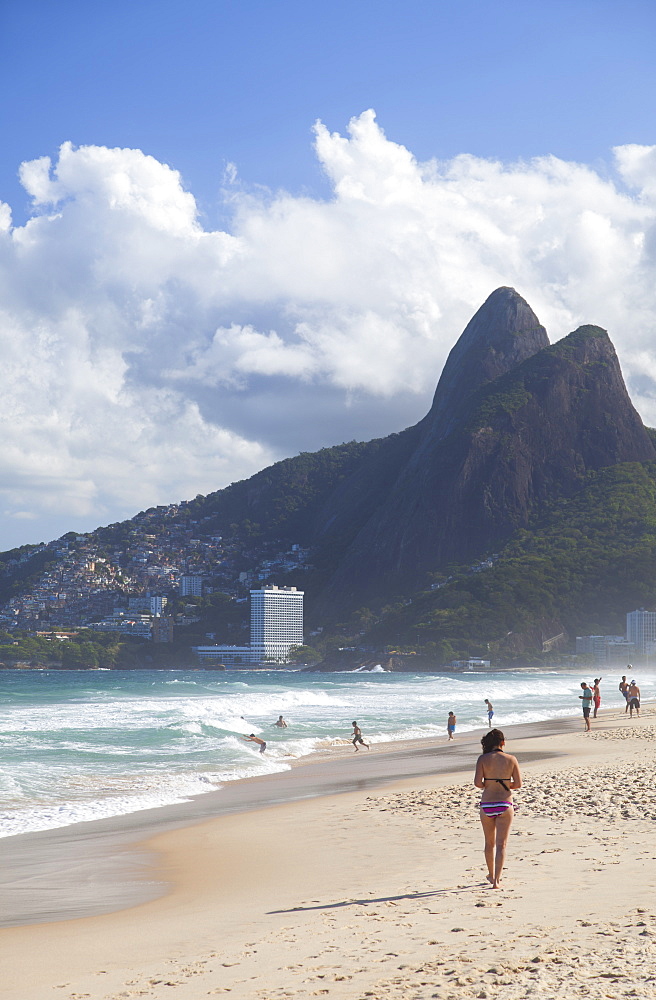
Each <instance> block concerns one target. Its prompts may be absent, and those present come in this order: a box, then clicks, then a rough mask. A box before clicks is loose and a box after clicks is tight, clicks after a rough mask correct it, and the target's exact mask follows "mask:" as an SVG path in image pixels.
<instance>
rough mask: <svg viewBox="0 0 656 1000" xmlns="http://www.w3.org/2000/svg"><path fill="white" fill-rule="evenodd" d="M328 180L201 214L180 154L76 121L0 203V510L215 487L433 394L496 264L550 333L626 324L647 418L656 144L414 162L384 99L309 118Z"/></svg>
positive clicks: (122, 508)
mask: <svg viewBox="0 0 656 1000" xmlns="http://www.w3.org/2000/svg"><path fill="white" fill-rule="evenodd" d="M315 150H316V155H317V157H318V160H319V162H320V164H321V166H322V168H323V170H324V171H325V174H326V176H327V178H328V180H329V182H330V185H331V189H332V194H331V197H330V198H328V199H326V200H319V199H313V198H309V197H295V196H292V195H290V194H287V193H285V192H280V193H276V194H275V195H274V194H271V193H270V192H267V191H265V190H264V189H258V190H257V191H255V192H253V191H248V190H244V189H243V188H242V187H241V186H240V185H239V183H238V181H237V173H236V169H235V168H234V167H232V166H231V167H230V169H229V170H228V171H226V174H225V177H224V184H225V186H226V187H225V192H224V199H225V208H226V210H229V211H230V212H231V213H232V215H231V224H230V231H229V232H222V231H207V229H205V228H204V227H203V225H202V224H201V221H200V219H199V216H198V212H197V207H196V203H195V200H194V197H193V194H192V193H190V192H189V191H187V190H185V188H184V185H183V183H182V180H181V177H180V175H179V174H178V172H177V171H176V170H174V169H172V168H171V167H170V166H168V165H166V164H163V163H160V162H158V161H157V160H156V159H154V158H153V157H151V156H147V155H145V154H144V153H143V152H141V151H140V150H134V149H108V148H105V147H98V146H87V147H81V148H75V147H73V146H72V145H71V144H70V143H64V145H63V146H62V147H61V149H60V151H59V156H58V158H57V160H56V162H54V163H53V162H51V160H50V159H49V158H48V157H41V158H39V159H37V160H33V161H31V162H28V163H24V164H23V165H22V166H21V169H20V176H21V181H22V183H23V185H24V187H25V190H26V191H27V193H28V194H29V196H30V198H31V199H32V203H33V213H32V216H31V218H30V219H29V221H28V222H27V223H26V224H25V225H24V226H12V223H11V213H10V210H9V206H6V205H2V204H0V345H1V348H2V357H3V366H2V392H1V393H0V423H1V425H2V433H3V447H2V449H1V450H0V468H1V469H2V472H3V476H2V482H3V484H4V488H3V490H2V491H0V493H1V495H0V509H3V510H4V514H5V519H6V523H9V524H11V523H12V522H13V523H14V524H15V525H16V528H15V531H13V533H12V530H11V528H9V529H8V530H7V532H6V535H5V538H4V539H3V538H1V537H0V546H5V545H7V544H10V542H12V541H13V540H28V539H31V540H36V539H37V538H39V537H52V536H53V535H56V534H58V533H61V531H63V530H66V529H67V528H68V527H75V528H80V529H82V528H85V527H91V526H93V525H94V524H96V523H101V522H105V521H109V520H116V519H117V518H118V517H124V516H128V515H129V514H130V513H133V512H134V511H135V510H137V509H139V508H140V507H143V506H149V505H150V504H153V503H161V502H166V501H168V500H176V499H180V498H182V497H187V496H193V495H194V494H195V493H197V492H203V493H205V492H209V491H210V490H212V489H217V488H219V487H221V486H223V485H226V484H227V483H228V482H230V481H232V480H234V479H237V478H241V477H243V476H247V475H250V474H252V473H253V472H255V471H256V470H257V469H258V468H261V467H262V466H263V465H265V464H267V463H268V462H270V461H273V460H275V459H276V458H279V457H283V456H284V455H287V454H293V453H295V452H296V451H298V450H300V449H302V448H317V447H321V446H322V445H325V444H330V443H335V442H337V441H340V440H343V439H345V438H347V439H349V438H354V437H355V438H367V437H370V436H372V435H373V434H376V433H388V432H389V431H391V430H395V429H400V428H401V427H402V426H404V425H405V424H407V423H409V422H411V421H414V420H416V419H419V417H421V416H422V415H423V412H424V411H425V408H426V406H427V404H428V402H429V399H430V396H431V394H432V391H433V389H434V386H435V383H436V381H437V378H438V376H439V373H440V371H441V368H442V365H443V363H444V360H445V358H446V355H447V354H448V351H449V350H450V348H451V346H452V345H453V343H454V342H455V340H456V339H457V337H458V335H459V334H460V332H461V331H462V329H463V327H464V325H465V324H466V322H467V321H468V319H469V318H470V316H471V314H472V313H473V312H474V310H475V309H476V308H478V306H479V305H480V304H481V302H482V301H483V300H484V299H485V298H486V297H487V296H488V295H489V294H490V292H491V291H493V289H494V288H496V287H498V286H499V285H513V286H514V287H515V288H517V290H518V291H519V292H520V293H521V294H522V295H523V296H524V297H525V298H526V299H527V300H528V301H529V302H530V304H531V305H532V306H533V308H534V309H535V311H536V312H537V313H538V315H539V316H540V319H541V320H542V322H543V323H544V324H545V325H546V326H547V328H548V330H549V333H550V335H551V338H552V340H553V339H557V338H558V337H560V336H563V335H564V334H566V333H568V332H569V331H570V330H571V329H574V327H575V326H577V325H579V324H580V323H583V322H592V323H598V324H600V325H602V326H605V327H606V328H607V329H608V330H609V332H610V334H611V337H612V338H613V340H614V342H615V344H616V346H617V348H618V352H619V354H620V360H621V362H622V364H623V368H624V371H625V375H626V376H627V379H628V382H629V386H630V388H631V391H632V395H633V398H634V401H635V402H636V404H637V406H638V408H639V409H640V411H641V413H642V415H643V418H644V419H645V420H646V421H647V422H648V423H651V424H656V349H655V348H654V345H653V337H652V327H653V317H654V312H655V306H656V302H655V301H654V300H655V297H656V282H655V281H654V277H655V268H654V263H655V257H656V226H655V220H656V146H654V147H651V146H649V147H648V146H638V145H626V146H621V147H618V148H617V149H615V150H614V154H613V156H614V159H613V170H612V171H611V172H610V174H611V175H610V176H605V175H604V176H602V175H601V174H599V173H598V172H596V171H595V170H594V169H592V168H591V167H589V166H586V165H584V164H577V163H568V162H564V161H562V160H559V159H557V158H555V157H543V158H539V159H534V160H530V161H527V162H515V163H501V162H494V161H489V160H482V159H480V158H477V157H474V156H470V155H466V154H463V155H460V156H457V157H455V158H453V159H451V160H446V161H440V160H433V161H430V162H424V163H421V162H418V161H417V160H416V158H415V157H414V156H413V155H412V153H411V151H409V150H407V149H405V148H404V147H403V146H401V145H399V144H397V143H394V142H392V141H391V140H390V139H388V138H387V137H386V136H385V134H384V132H383V131H382V129H381V128H380V127H379V125H378V123H377V122H376V119H375V115H374V113H373V112H372V111H367V112H365V113H364V114H362V115H360V116H359V117H358V118H355V119H353V120H352V122H351V123H350V125H349V127H348V132H347V134H346V135H341V134H338V133H331V132H329V131H328V129H327V128H326V127H325V126H324V125H323V124H322V123H321V122H318V123H317V124H316V126H315Z"/></svg>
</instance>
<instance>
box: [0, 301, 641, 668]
mask: <svg viewBox="0 0 656 1000" xmlns="http://www.w3.org/2000/svg"><path fill="white" fill-rule="evenodd" d="M654 437H655V435H654V432H650V431H649V430H647V429H646V428H645V427H644V426H643V424H642V421H641V420H640V417H639V415H638V414H637V412H636V410H635V409H634V407H633V405H632V403H631V400H630V399H629V396H628V393H627V391H626V387H625V385H624V381H623V379H622V374H621V371H620V367H619V363H618V359H617V356H616V354H615V350H614V348H613V345H612V343H611V341H610V339H609V337H608V335H607V333H606V332H605V331H604V330H602V329H601V328H599V327H596V326H582V327H580V328H579V329H578V330H576V331H575V332H574V333H571V334H570V335H569V336H568V337H565V338H564V339H563V340H560V341H558V342H557V343H555V344H553V345H549V341H548V338H547V334H546V332H545V330H544V328H543V327H542V326H541V324H540V322H539V320H538V319H537V317H536V316H535V314H534V313H533V311H532V310H531V308H530V306H529V305H528V304H527V303H526V302H525V301H524V299H523V298H522V297H521V296H520V295H519V294H518V293H517V292H516V291H515V290H514V289H512V288H499V289H497V290H496V291H495V292H493V293H492V295H490V297H489V298H488V299H487V301H486V302H485V303H484V304H483V305H482V306H481V308H480V309H479V310H478V312H477V313H476V315H475V316H474V317H473V318H472V320H471V321H470V322H469V324H468V325H467V327H466V329H465V330H464V332H463V334H462V335H461V337H460V338H459V339H458V341H457V343H456V344H455V346H454V347H453V349H452V351H451V353H450V354H449V357H448V359H447V362H446V364H445V366H444V370H443V372H442V375H441V377H440V379H439V383H438V385H437V389H436V392H435V397H434V399H433V403H432V406H431V408H430V410H429V412H428V413H427V414H426V416H425V417H424V418H423V419H422V420H420V421H419V423H417V424H416V425H414V426H413V427H409V428H406V429H405V430H403V431H401V432H399V433H397V434H392V435H390V436H388V437H386V438H380V439H376V440H374V441H369V442H364V443H363V442H350V443H345V444H341V445H337V446H335V447H333V448H324V449H322V450H320V451H318V452H314V453H302V454H301V455H298V456H296V457H295V458H290V459H286V460H284V461H282V462H278V463H276V464H275V465H273V466H271V467H270V468H268V469H264V470H262V471H261V472H259V473H258V474H257V475H255V476H252V477H251V478H250V479H248V480H245V481H242V482H239V483H234V484H232V485H231V486H229V487H227V488H226V489H223V490H219V491H217V492H216V493H212V494H210V495H208V496H206V497H201V496H199V497H197V498H196V499H195V500H192V501H188V502H185V503H184V504H181V505H180V506H171V507H169V508H166V509H164V508H151V509H150V510H149V511H146V512H142V513H141V514H139V515H137V516H135V518H133V519H131V520H130V521H128V522H124V523H123V524H117V525H110V526H108V527H107V528H102V529H98V530H97V531H96V532H93V533H91V534H90V535H89V536H86V537H85V539H84V541H83V542H78V541H75V540H69V541H67V542H66V544H65V545H64V546H63V547H61V552H60V548H58V546H57V544H56V543H50V545H49V546H47V547H45V548H44V547H40V548H39V550H38V551H36V550H35V551H34V552H33V553H32V552H23V551H16V552H14V553H10V554H5V555H4V556H0V589H1V590H2V592H3V593H5V594H7V595H9V594H11V595H13V597H14V598H15V597H16V595H17V594H20V593H26V592H27V591H28V589H29V587H33V586H34V581H35V580H37V578H38V577H39V574H40V572H41V570H40V566H41V563H43V564H44V566H47V573H48V574H49V578H50V581H51V583H52V581H53V580H54V581H58V583H57V592H58V594H59V595H60V599H61V589H62V586H63V584H62V583H61V582H60V581H61V580H64V579H65V578H69V577H70V578H71V579H74V580H77V581H78V583H79V580H80V579H82V577H83V576H84V574H85V573H89V572H91V571H90V570H88V566H89V565H90V564H91V563H93V561H94V558H95V556H94V546H95V548H96V549H97V550H98V554H99V555H100V556H101V557H102V558H101V559H100V560H99V561H98V565H100V566H101V567H104V568H103V569H102V572H103V574H104V579H105V580H106V581H109V582H106V583H105V584H103V586H106V587H110V586H114V583H113V581H115V580H117V579H119V578H125V579H133V580H134V579H137V577H136V576H135V574H137V573H138V572H141V573H144V572H145V570H144V562H149V561H150V562H151V563H153V564H156V563H157V560H158V558H159V555H158V553H159V552H160V549H159V548H158V546H160V548H161V552H162V554H163V556H164V563H165V565H166V566H167V567H169V568H170V567H171V566H173V565H179V566H180V567H182V568H181V569H180V571H181V572H192V571H196V570H192V569H190V567H193V566H204V567H205V568H204V569H202V570H200V571H202V572H204V573H206V574H207V573H209V575H210V576H212V577H213V578H214V582H215V586H216V588H217V589H219V590H228V591H234V590H235V589H236V588H238V584H237V577H238V576H239V574H240V572H241V573H244V572H245V573H246V574H247V575H248V574H251V575H250V577H248V579H252V580H257V579H262V578H263V576H262V574H263V573H264V574H266V567H267V565H270V563H271V559H272V557H275V554H276V553H280V552H284V551H286V550H288V549H290V548H291V547H292V546H296V548H298V547H299V546H300V547H301V548H302V549H303V551H304V552H306V553H307V557H304V560H301V561H300V562H298V563H297V565H296V568H294V566H292V565H290V564H289V560H288V561H287V570H285V571H284V572H287V574H288V575H287V576H286V577H285V576H284V575H283V571H280V572H278V571H276V573H275V577H271V579H273V580H274V581H275V582H279V583H291V584H294V585H300V586H303V587H304V589H305V590H306V592H307V598H306V606H307V610H308V618H309V622H310V627H311V628H312V627H315V626H321V627H323V630H324V631H323V637H322V638H320V639H318V640H317V642H319V644H321V643H323V645H324V647H326V648H328V647H329V646H330V644H331V642H332V643H333V644H334V645H346V644H347V642H348V643H349V644H355V645H369V646H370V647H371V648H377V647H380V646H381V644H382V645H389V644H391V643H397V644H398V643H401V642H403V643H404V644H405V645H406V647H408V648H409V647H417V648H420V649H423V650H424V651H425V652H426V653H427V655H430V656H433V659H434V660H435V659H437V662H443V660H444V658H445V657H446V658H450V655H452V654H453V652H461V653H467V652H475V651H477V650H479V651H480V650H483V651H484V650H485V649H487V648H488V644H490V645H491V648H492V649H494V650H496V651H497V654H498V655H499V656H501V657H503V656H507V657H508V656H510V657H512V656H514V655H523V654H525V653H526V651H527V650H529V651H530V650H533V649H535V648H538V647H540V648H541V643H542V641H543V639H544V638H545V636H546V637H549V636H550V635H554V634H556V633H558V632H559V631H563V630H564V631H568V632H571V631H572V630H585V629H590V628H592V627H595V628H597V629H599V628H603V627H604V621H609V619H611V618H612V619H613V621H614V622H615V623H617V621H618V620H619V619H621V615H622V614H623V613H624V612H625V611H626V610H627V609H628V605H627V606H626V607H625V606H624V605H625V603H626V602H633V606H636V602H639V603H642V604H647V603H649V602H652V603H653V602H656V583H654V582H653V581H655V580H656V574H655V573H654V572H653V570H654V560H653V558H652V553H654V554H656V447H655V445H654ZM65 537H66V536H65ZM219 537H220V538H221V539H222V541H220V542H216V543H215V541H213V540H215V539H217V538H219ZM76 545H79V546H81V548H80V556H79V558H78V556H77V555H75V546H76ZM217 546H218V547H217ZM62 553H63V555H62ZM212 553H215V555H212ZM58 560H59V561H60V562H61V560H67V566H68V568H67V570H66V573H63V572H60V571H59V570H58V566H59V562H58ZM76 560H77V562H76ZM203 560H204V562H203ZM212 560H214V561H212ZM274 561H275V560H274ZM78 562H79V564H80V567H79V568H78V569H75V567H76V566H77V565H78ZM282 564H285V560H283V561H282V563H281V565H282ZM110 566H114V567H115V569H113V570H111V571H110V569H109V567H110ZM208 566H209V567H210V568H209V570H208V569H207V567H208ZM71 567H72V568H71ZM84 567H87V568H86V569H85V568H84ZM138 567H141V569H139V568H138ZM94 572H95V574H96V576H95V578H94V579H95V581H96V583H97V582H98V572H99V570H98V568H96V570H95V571H94ZM66 574H68V576H67V575H66ZM76 574H77V575H76ZM153 578H155V579H157V573H155V574H154V576H148V577H147V579H149V580H152V579H153ZM264 578H266V576H264ZM516 581H520V583H519V584H518V585H516ZM52 586H54V584H52ZM144 586H145V584H144ZM590 594H594V595H595V596H594V600H593V601H592V603H591V601H590ZM31 603H32V606H33V605H34V604H35V603H38V602H34V601H33V602H31ZM27 604H28V605H29V604H30V602H29V601H27ZM602 609H603V614H604V615H605V618H604V619H603V620H602V619H601V618H600V615H601V612H602ZM613 609H615V610H613ZM613 615H615V617H614V618H613ZM618 615H619V619H618V617H617V616H618ZM55 617H56V616H55ZM55 617H53V616H52V613H51V618H50V620H51V621H53V622H54V621H55ZM337 623H340V624H337ZM209 627H213V626H212V624H211V622H205V619H203V625H202V628H203V629H204V630H205V631H206V630H207V628H209ZM617 627H618V626H617V624H615V625H614V628H615V630H617ZM199 628H200V626H199ZM509 635H510V636H512V637H513V638H512V639H511V640H508V639H505V638H504V637H506V636H509ZM495 644H496V645H495Z"/></svg>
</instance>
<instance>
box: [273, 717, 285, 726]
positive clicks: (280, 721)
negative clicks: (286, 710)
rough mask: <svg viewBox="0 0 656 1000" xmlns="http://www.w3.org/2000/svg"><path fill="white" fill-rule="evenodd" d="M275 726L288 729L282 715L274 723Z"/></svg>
mask: <svg viewBox="0 0 656 1000" xmlns="http://www.w3.org/2000/svg"><path fill="white" fill-rule="evenodd" d="M274 726H277V727H278V729H286V728H287V723H286V722H285V720H284V719H283V717H282V715H279V716H278V721H277V722H274Z"/></svg>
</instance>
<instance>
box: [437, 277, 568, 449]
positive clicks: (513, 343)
mask: <svg viewBox="0 0 656 1000" xmlns="http://www.w3.org/2000/svg"><path fill="white" fill-rule="evenodd" d="M548 346H549V338H548V337H547V333H546V330H545V329H544V327H543V326H541V324H540V322H539V320H538V318H537V316H536V315H535V313H534V312H533V310H532V309H531V307H530V306H529V304H528V303H527V302H526V301H525V300H524V299H523V298H522V297H521V295H519V294H518V293H517V292H516V291H515V289H514V288H506V287H504V288H497V290H496V291H495V292H492V294H491V295H490V297H489V298H488V299H487V300H486V301H485V302H484V303H483V305H482V306H481V308H480V309H479V310H478V312H477V313H476V314H475V315H474V316H473V317H472V319H471V320H470V321H469V323H468V324H467V326H466V327H465V330H464V332H463V334H462V336H461V337H460V338H459V340H458V342H457V343H456V345H455V346H454V348H453V350H452V351H451V353H450V354H449V357H448V358H447V361H446V364H445V366H444V370H443V371H442V375H441V376H440V380H439V382H438V384H437V389H436V390H435V397H434V399H433V405H432V406H431V409H430V411H429V413H428V415H427V416H426V418H425V420H424V423H425V425H426V431H427V433H428V435H429V436H430V438H431V439H432V440H433V441H434V440H436V439H437V438H442V437H446V435H447V434H448V433H449V432H450V431H451V430H453V428H454V427H455V426H456V424H457V422H458V417H459V415H460V413H461V411H462V409H463V405H464V404H466V402H467V400H468V399H469V398H470V397H471V396H472V395H473V394H474V393H475V392H476V390H477V389H479V388H480V387H481V386H483V385H486V384H487V383H488V382H492V381H494V379H496V378H498V377H499V376H500V375H503V374H505V372H507V371H510V370H511V369H512V368H515V367H516V366H517V365H518V364H521V362H522V361H525V360H526V359H527V358H530V357H532V356H533V355H534V354H537V353H538V351H541V350H543V348H545V347H548Z"/></svg>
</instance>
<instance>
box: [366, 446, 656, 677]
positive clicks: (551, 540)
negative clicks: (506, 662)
mask: <svg viewBox="0 0 656 1000" xmlns="http://www.w3.org/2000/svg"><path fill="white" fill-rule="evenodd" d="M452 575H453V578H452V579H451V580H450V581H449V582H448V583H445V584H444V585H443V586H440V587H439V589H436V590H427V591H423V592H420V593H418V594H415V595H411V599H410V600H409V598H408V596H407V595H404V601H403V606H402V607H397V608H396V609H395V610H390V611H388V612H387V613H386V614H384V615H383V616H382V617H381V618H380V620H379V621H378V622H377V623H376V624H375V625H374V626H373V627H372V628H371V629H370V630H369V631H368V634H367V637H366V641H369V642H371V643H372V644H376V645H381V644H390V643H392V644H395V645H396V646H398V647H402V648H405V649H416V650H417V651H418V652H422V653H425V654H427V655H431V654H434V655H439V651H438V645H439V644H440V643H443V642H445V641H446V642H448V643H449V646H450V647H451V648H452V649H453V650H454V652H455V653H456V654H458V655H465V654H466V655H488V654H489V653H491V654H492V656H493V658H494V655H495V654H496V656H497V657H499V656H501V658H505V659H511V660H512V659H513V657H514V656H521V658H522V659H524V660H525V659H526V657H527V649H526V648H525V645H524V644H522V643H520V644H519V645H517V642H516V639H515V638H514V637H515V636H517V635H526V634H531V633H532V632H536V630H537V632H538V633H539V632H541V633H542V637H543V638H544V639H547V638H550V637H551V635H553V630H556V629H559V628H562V629H563V630H565V631H567V632H568V633H569V634H570V635H576V634H579V635H581V634H604V633H605V634H608V633H611V634H612V633H617V634H623V633H624V629H625V625H626V621H625V617H624V616H625V614H626V612H627V611H632V610H634V609H635V608H639V607H648V606H650V607H653V606H654V605H655V604H656V462H645V463H625V464H621V465H616V466H613V467H611V468H608V469H601V470H600V471H598V472H592V473H589V474H588V475H587V476H586V477H585V480H584V483H583V485H582V487H581V489H580V490H579V491H578V492H577V493H576V494H575V495H574V496H572V497H569V498H566V497H561V498H559V499H556V500H554V501H553V502H551V503H550V504H545V505H544V507H543V509H542V510H541V512H540V513H539V515H536V517H535V518H534V522H533V524H532V525H531V526H530V527H529V528H528V529H526V530H521V531H518V532H517V534H516V535H515V537H514V538H513V539H512V540H511V541H510V542H509V543H508V544H507V545H506V546H505V547H504V548H503V549H502V551H501V552H500V553H499V558H498V559H496V561H495V562H494V564H493V566H492V567H491V568H489V569H484V570H482V571H481V572H472V570H471V569H462V568H461V569H460V571H457V570H455V571H454V572H453V574H452ZM550 630H551V631H550ZM532 638H533V643H532V645H533V648H534V651H536V652H537V651H538V650H539V648H540V638H539V635H537V636H536V635H533V636H532ZM488 644H489V646H488Z"/></svg>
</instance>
